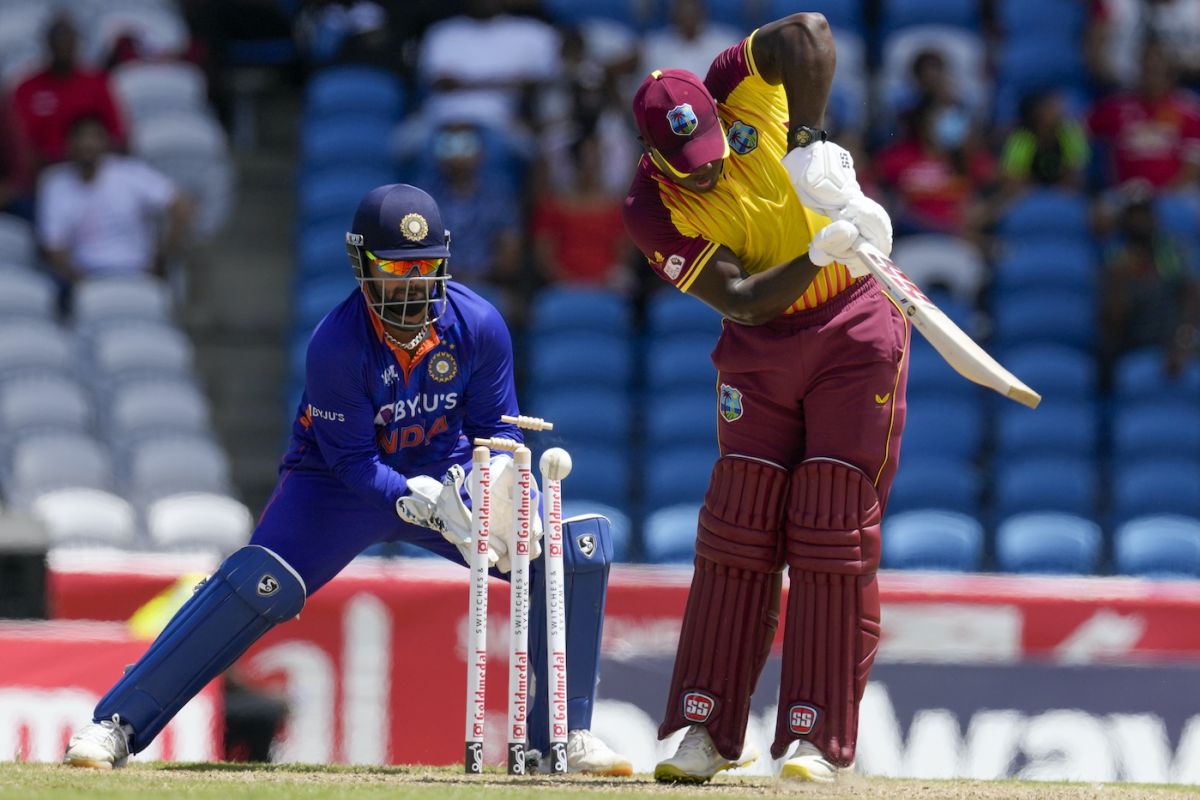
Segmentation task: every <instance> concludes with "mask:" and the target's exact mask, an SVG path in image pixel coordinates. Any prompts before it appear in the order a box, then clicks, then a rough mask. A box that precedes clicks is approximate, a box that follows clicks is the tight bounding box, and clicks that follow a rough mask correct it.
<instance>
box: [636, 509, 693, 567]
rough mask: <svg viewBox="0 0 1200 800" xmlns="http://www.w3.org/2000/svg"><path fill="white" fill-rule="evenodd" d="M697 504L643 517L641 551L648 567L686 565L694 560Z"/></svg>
mask: <svg viewBox="0 0 1200 800" xmlns="http://www.w3.org/2000/svg"><path fill="white" fill-rule="evenodd" d="M699 517H700V503H684V504H682V505H677V506H671V507H669V508H660V509H659V510H658V511H655V512H654V513H652V514H650V515H649V516H647V517H646V524H645V528H644V531H645V533H644V535H643V538H644V542H643V549H644V550H645V553H646V560H647V561H649V562H650V563H652V564H690V563H692V560H693V559H694V558H695V557H696V525H697V523H698V522H699Z"/></svg>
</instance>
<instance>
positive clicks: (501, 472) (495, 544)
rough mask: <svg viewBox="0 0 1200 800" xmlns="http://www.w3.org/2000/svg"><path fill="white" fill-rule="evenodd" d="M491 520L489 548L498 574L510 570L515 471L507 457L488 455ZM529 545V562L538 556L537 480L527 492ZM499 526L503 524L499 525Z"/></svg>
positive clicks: (514, 546) (514, 536)
mask: <svg viewBox="0 0 1200 800" xmlns="http://www.w3.org/2000/svg"><path fill="white" fill-rule="evenodd" d="M491 465H492V519H491V523H492V524H491V539H490V541H491V546H492V549H493V550H495V551H496V569H498V570H500V571H501V572H509V571H511V570H512V553H513V552H514V551H515V549H516V535H517V530H516V527H515V526H514V525H513V522H514V521H515V520H516V518H517V516H516V509H514V508H513V501H512V491H513V485H514V483H515V482H516V480H517V468H516V466H515V465H514V464H513V460H512V457H511V456H508V455H495V456H492V461H491ZM530 493H531V495H532V497H531V498H530V514H531V519H530V534H531V535H530V542H529V560H530V561H532V560H534V559H536V558H537V557H538V556H540V555H541V554H542V545H541V542H540V540H541V538H542V515H541V514H539V513H538V488H537V481H534V482H533V487H532V488H531V489H530ZM501 523H503V524H501Z"/></svg>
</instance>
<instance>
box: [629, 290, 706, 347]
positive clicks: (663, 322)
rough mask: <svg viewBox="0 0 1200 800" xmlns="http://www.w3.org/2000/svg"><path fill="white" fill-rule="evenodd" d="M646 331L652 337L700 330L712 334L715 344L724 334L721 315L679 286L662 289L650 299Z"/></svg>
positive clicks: (703, 333)
mask: <svg viewBox="0 0 1200 800" xmlns="http://www.w3.org/2000/svg"><path fill="white" fill-rule="evenodd" d="M646 333H647V335H648V336H649V337H650V338H651V340H654V339H657V338H658V337H661V336H685V335H689V334H699V335H703V336H708V337H710V338H711V340H712V341H713V343H714V344H715V343H716V340H717V336H719V335H720V334H721V315H720V314H719V313H717V311H716V310H715V309H713V308H712V307H710V306H708V305H706V304H705V303H702V302H700V301H699V300H697V299H696V298H695V297H691V296H689V295H686V294H684V293H683V292H681V291H678V290H677V289H672V288H664V289H659V290H658V291H657V292H655V293H654V294H652V295H650V299H649V300H648V301H647V302H646Z"/></svg>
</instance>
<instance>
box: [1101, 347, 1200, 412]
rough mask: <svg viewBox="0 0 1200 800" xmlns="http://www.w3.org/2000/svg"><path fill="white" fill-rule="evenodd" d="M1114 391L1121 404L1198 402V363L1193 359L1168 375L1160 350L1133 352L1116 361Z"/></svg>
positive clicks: (1199, 371) (1153, 348)
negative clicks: (1178, 370) (1161, 401)
mask: <svg viewBox="0 0 1200 800" xmlns="http://www.w3.org/2000/svg"><path fill="white" fill-rule="evenodd" d="M1113 391H1114V394H1115V396H1116V400H1117V402H1118V403H1120V404H1123V405H1124V404H1130V403H1139V402H1142V401H1156V400H1179V401H1186V402H1190V403H1193V404H1195V403H1200V360H1196V359H1192V360H1190V361H1188V362H1187V364H1185V365H1184V367H1183V369H1182V371H1180V373H1179V374H1178V375H1168V374H1167V364H1166V356H1165V354H1164V353H1163V351H1162V349H1161V348H1158V347H1148V348H1144V349H1141V350H1135V351H1133V352H1132V353H1129V354H1128V355H1125V356H1122V357H1121V358H1120V360H1118V361H1117V364H1116V368H1115V374H1114V387H1113Z"/></svg>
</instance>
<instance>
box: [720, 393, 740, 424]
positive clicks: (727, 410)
mask: <svg viewBox="0 0 1200 800" xmlns="http://www.w3.org/2000/svg"><path fill="white" fill-rule="evenodd" d="M742 410H743V409H742V393H741V391H739V390H738V389H735V388H733V387H732V386H730V385H729V384H728V383H722V384H721V419H723V420H725V421H726V422H733V421H734V420H737V419H741V416H742Z"/></svg>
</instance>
